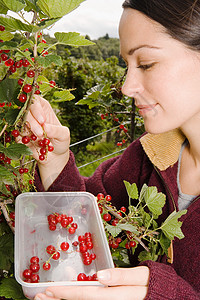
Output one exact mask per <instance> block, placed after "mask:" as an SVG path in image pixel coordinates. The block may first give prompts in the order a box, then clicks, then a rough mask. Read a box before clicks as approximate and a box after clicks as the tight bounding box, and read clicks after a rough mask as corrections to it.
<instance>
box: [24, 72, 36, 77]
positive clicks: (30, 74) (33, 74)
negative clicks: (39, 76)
mask: <svg viewBox="0 0 200 300" xmlns="http://www.w3.org/2000/svg"><path fill="white" fill-rule="evenodd" d="M26 74H27V76H28V77H29V78H33V77H34V76H35V72H34V71H33V70H28V72H27V73H26Z"/></svg>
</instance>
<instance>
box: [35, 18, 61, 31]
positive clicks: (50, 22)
mask: <svg viewBox="0 0 200 300" xmlns="http://www.w3.org/2000/svg"><path fill="white" fill-rule="evenodd" d="M59 20H60V18H54V19H47V20H44V21H42V22H41V23H40V24H39V25H38V27H37V30H36V31H41V30H43V29H45V28H48V27H49V26H51V25H53V24H55V23H56V22H58V21H59ZM34 31H35V30H34Z"/></svg>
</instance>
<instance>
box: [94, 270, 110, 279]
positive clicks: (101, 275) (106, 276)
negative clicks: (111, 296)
mask: <svg viewBox="0 0 200 300" xmlns="http://www.w3.org/2000/svg"><path fill="white" fill-rule="evenodd" d="M97 278H98V279H99V280H105V281H108V280H110V279H111V274H110V271H108V270H102V271H98V272H97Z"/></svg>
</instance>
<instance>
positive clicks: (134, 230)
mask: <svg viewBox="0 0 200 300" xmlns="http://www.w3.org/2000/svg"><path fill="white" fill-rule="evenodd" d="M116 226H117V227H118V228H120V229H121V230H125V231H130V232H132V233H134V234H137V233H138V231H137V227H136V226H134V225H132V224H129V223H125V224H121V223H119V224H117V225H116Z"/></svg>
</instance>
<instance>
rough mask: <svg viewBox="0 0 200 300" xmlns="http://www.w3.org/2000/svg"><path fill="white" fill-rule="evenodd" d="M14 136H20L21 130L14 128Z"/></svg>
mask: <svg viewBox="0 0 200 300" xmlns="http://www.w3.org/2000/svg"><path fill="white" fill-rule="evenodd" d="M11 134H12V136H14V137H18V136H19V130H17V129H14V130H13V131H12V132H11Z"/></svg>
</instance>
